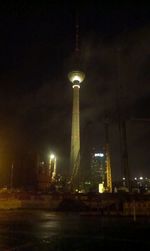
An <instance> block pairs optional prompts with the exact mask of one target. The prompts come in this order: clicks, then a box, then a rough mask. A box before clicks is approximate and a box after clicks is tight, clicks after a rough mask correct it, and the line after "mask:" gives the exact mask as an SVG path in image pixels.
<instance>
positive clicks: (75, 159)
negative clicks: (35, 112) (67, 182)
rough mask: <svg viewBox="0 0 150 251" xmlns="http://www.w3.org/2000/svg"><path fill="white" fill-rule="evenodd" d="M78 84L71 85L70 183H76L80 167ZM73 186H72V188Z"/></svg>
mask: <svg viewBox="0 0 150 251" xmlns="http://www.w3.org/2000/svg"><path fill="white" fill-rule="evenodd" d="M79 89H80V86H79V84H77V85H76V84H75V83H74V85H73V108H72V130H71V156H70V162H71V181H72V183H76V182H77V181H76V179H77V174H78V171H79V166H80V112H79ZM74 185H75V184H72V186H74Z"/></svg>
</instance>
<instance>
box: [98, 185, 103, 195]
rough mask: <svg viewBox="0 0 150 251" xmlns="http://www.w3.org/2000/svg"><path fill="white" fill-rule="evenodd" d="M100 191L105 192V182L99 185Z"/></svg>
mask: <svg viewBox="0 0 150 251" xmlns="http://www.w3.org/2000/svg"><path fill="white" fill-rule="evenodd" d="M98 191H99V193H103V192H104V184H103V183H100V184H99V185H98Z"/></svg>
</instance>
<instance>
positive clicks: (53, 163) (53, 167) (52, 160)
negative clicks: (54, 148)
mask: <svg viewBox="0 0 150 251" xmlns="http://www.w3.org/2000/svg"><path fill="white" fill-rule="evenodd" d="M55 177H56V156H55V155H54V154H50V181H51V182H53V181H54V180H55Z"/></svg>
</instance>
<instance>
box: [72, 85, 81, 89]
mask: <svg viewBox="0 0 150 251" xmlns="http://www.w3.org/2000/svg"><path fill="white" fill-rule="evenodd" d="M72 87H73V88H75V87H78V88H80V85H73V86H72Z"/></svg>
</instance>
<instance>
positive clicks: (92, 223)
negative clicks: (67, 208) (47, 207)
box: [0, 210, 150, 251]
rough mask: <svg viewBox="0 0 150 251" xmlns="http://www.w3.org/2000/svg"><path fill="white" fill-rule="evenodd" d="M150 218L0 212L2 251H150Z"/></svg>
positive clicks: (14, 211)
mask: <svg viewBox="0 0 150 251" xmlns="http://www.w3.org/2000/svg"><path fill="white" fill-rule="evenodd" d="M149 233H150V218H149V217H146V218H141V217H138V218H137V220H136V222H134V221H133V218H132V217H130V218H127V217H112V216H109V217H108V216H103V217H101V216H89V215H88V216H85V215H80V213H59V212H56V213H55V212H49V211H41V210H38V211H37V210H8V211H7V210H6V211H2V210H1V211H0V251H3V250H4V251H6V250H13V251H18V250H29V251H32V250H42V251H44V250H50V251H53V250H55V251H59V250H62V251H83V250H84V251H94V250H96V251H97V250H102V249H103V250H105V251H106V250H117V251H118V250H119V251H120V250H149V247H150V237H149Z"/></svg>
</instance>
